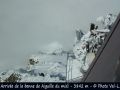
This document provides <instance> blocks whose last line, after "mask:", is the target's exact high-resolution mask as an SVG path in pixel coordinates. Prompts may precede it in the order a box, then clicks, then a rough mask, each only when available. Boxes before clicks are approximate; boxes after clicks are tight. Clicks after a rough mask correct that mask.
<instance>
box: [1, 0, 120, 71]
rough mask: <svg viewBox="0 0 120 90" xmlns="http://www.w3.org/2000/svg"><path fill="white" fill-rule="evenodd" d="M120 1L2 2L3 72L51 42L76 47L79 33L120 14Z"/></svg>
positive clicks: (48, 0)
mask: <svg viewBox="0 0 120 90" xmlns="http://www.w3.org/2000/svg"><path fill="white" fill-rule="evenodd" d="M119 4H120V0H0V70H1V69H2V70H3V69H5V68H11V67H13V66H19V65H20V64H21V65H24V64H25V63H24V61H26V59H27V58H28V57H29V56H30V55H31V54H34V53H36V52H38V51H39V50H40V49H41V48H42V47H43V46H45V45H47V44H49V43H51V42H59V43H61V44H62V45H63V47H64V48H65V49H70V48H72V45H73V43H74V37H75V30H76V29H82V30H83V31H87V30H88V29H89V25H90V23H91V22H94V21H95V20H96V18H97V17H98V16H104V15H106V14H108V13H113V14H118V13H119V12H120V5H119Z"/></svg>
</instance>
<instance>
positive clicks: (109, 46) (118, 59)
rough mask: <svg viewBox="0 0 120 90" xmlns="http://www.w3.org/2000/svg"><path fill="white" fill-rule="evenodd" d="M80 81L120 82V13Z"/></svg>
mask: <svg viewBox="0 0 120 90" xmlns="http://www.w3.org/2000/svg"><path fill="white" fill-rule="evenodd" d="M76 81H79V79H76ZM82 82H120V14H119V15H118V18H117V20H116V21H115V23H114V25H113V26H112V28H111V32H110V33H109V34H108V35H107V37H106V39H105V42H104V43H103V45H102V47H101V48H100V49H99V51H98V53H97V55H96V57H95V59H94V60H93V62H92V64H91V66H90V67H89V70H88V71H87V72H86V73H85V75H84V78H83V79H82Z"/></svg>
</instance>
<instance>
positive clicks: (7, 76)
mask: <svg viewBox="0 0 120 90" xmlns="http://www.w3.org/2000/svg"><path fill="white" fill-rule="evenodd" d="M115 19H116V17H115V15H112V14H109V15H107V16H105V17H99V18H97V21H98V22H99V23H101V24H103V27H102V28H98V27H99V25H95V24H93V23H91V26H90V30H89V31H88V32H87V33H83V32H82V31H81V30H76V37H75V44H74V46H73V50H70V51H64V50H63V46H62V45H61V44H60V43H58V42H53V43H51V44H49V45H47V46H45V47H44V49H43V50H41V51H40V52H39V53H38V54H35V55H31V57H29V58H28V59H27V64H26V67H25V68H23V67H22V68H17V69H14V70H8V71H5V72H1V73H0V82H65V81H66V80H67V81H71V80H75V79H79V80H80V79H82V78H83V76H84V74H85V73H86V71H87V70H88V68H89V66H90V65H91V63H92V61H93V59H94V58H95V55H96V54H97V51H98V50H99V48H100V47H101V45H102V43H103V42H104V40H105V38H106V36H107V34H108V33H109V32H110V29H111V26H112V24H113V23H114V21H115Z"/></svg>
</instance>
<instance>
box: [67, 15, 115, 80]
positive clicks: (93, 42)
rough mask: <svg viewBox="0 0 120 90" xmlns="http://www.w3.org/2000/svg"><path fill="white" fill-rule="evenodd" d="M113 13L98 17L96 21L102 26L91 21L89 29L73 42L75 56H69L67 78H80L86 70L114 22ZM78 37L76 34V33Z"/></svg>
mask: <svg viewBox="0 0 120 90" xmlns="http://www.w3.org/2000/svg"><path fill="white" fill-rule="evenodd" d="M115 19H116V17H115V15H112V14H108V15H107V16H105V17H103V16H102V17H98V18H97V21H98V22H99V23H101V24H103V28H101V29H98V27H99V26H96V25H95V24H93V23H91V26H90V30H89V31H88V32H87V33H86V34H84V35H83V36H82V37H81V38H80V39H79V40H78V39H77V40H78V41H77V43H75V44H74V47H73V54H74V56H75V58H72V57H69V59H68V63H67V80H68V81H70V80H73V79H75V78H79V79H82V78H83V75H84V73H85V72H86V71H87V70H88V68H89V66H90V64H91V63H92V61H93V59H94V58H95V55H96V54H97V51H98V50H99V48H100V47H101V45H102V44H103V42H104V40H105V38H106V36H107V34H108V33H109V31H110V29H111V27H112V24H113V23H114V21H115ZM76 37H78V35H76Z"/></svg>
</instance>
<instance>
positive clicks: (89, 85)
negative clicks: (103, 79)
mask: <svg viewBox="0 0 120 90" xmlns="http://www.w3.org/2000/svg"><path fill="white" fill-rule="evenodd" d="M3 88H9V89H10V88H11V89H14V88H21V89H22V88H26V89H45V90H46V89H69V88H71V89H80V88H120V83H0V89H3Z"/></svg>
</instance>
